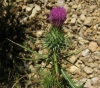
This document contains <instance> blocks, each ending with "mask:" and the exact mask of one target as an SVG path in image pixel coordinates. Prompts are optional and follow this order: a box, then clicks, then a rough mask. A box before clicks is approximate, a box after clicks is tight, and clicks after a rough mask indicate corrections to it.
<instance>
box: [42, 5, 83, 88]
mask: <svg viewBox="0 0 100 88" xmlns="http://www.w3.org/2000/svg"><path fill="white" fill-rule="evenodd" d="M66 16H67V12H66V9H64V8H63V7H59V6H57V7H55V8H53V9H52V10H51V12H50V15H49V21H50V23H51V28H50V30H49V32H47V34H46V35H45V38H44V45H45V47H46V48H48V49H49V51H50V56H51V57H52V59H51V62H52V63H53V68H54V72H53V74H52V75H53V77H54V76H55V77H56V79H57V81H58V83H59V81H60V83H61V86H62V85H63V86H62V87H61V88H66V86H64V83H63V80H67V82H68V83H69V85H70V87H71V88H82V86H81V87H77V86H75V85H74V82H73V81H72V80H71V79H70V77H69V76H68V74H66V72H65V71H64V70H63V69H62V67H61V63H60V58H59V57H60V52H61V50H63V49H65V48H67V47H68V45H69V42H68V41H66V40H69V39H68V38H67V39H66V38H65V33H64V32H63V29H62V28H63V27H62V25H63V23H64V21H65V20H66ZM51 73H52V72H51ZM61 75H62V76H63V78H62V77H61ZM61 80H62V82H61ZM67 82H66V83H67ZM49 85H50V84H49ZM67 87H68V88H70V87H69V86H68V84H67ZM58 88H60V87H58Z"/></svg>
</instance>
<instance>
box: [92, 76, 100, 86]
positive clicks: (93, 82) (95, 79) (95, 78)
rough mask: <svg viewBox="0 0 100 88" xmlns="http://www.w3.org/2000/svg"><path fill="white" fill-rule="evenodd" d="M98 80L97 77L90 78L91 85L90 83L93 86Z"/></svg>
mask: <svg viewBox="0 0 100 88" xmlns="http://www.w3.org/2000/svg"><path fill="white" fill-rule="evenodd" d="M98 80H99V78H98V77H93V78H91V83H92V84H93V85H95V84H96V83H97V82H98Z"/></svg>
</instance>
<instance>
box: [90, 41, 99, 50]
mask: <svg viewBox="0 0 100 88" xmlns="http://www.w3.org/2000/svg"><path fill="white" fill-rule="evenodd" d="M97 48H98V44H97V43H96V42H94V41H92V42H90V43H89V49H90V50H91V51H92V52H94V51H96V49H97Z"/></svg>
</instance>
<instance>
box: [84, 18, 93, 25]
mask: <svg viewBox="0 0 100 88" xmlns="http://www.w3.org/2000/svg"><path fill="white" fill-rule="evenodd" d="M92 22H93V17H87V18H86V19H85V21H84V25H86V26H91V25H92Z"/></svg>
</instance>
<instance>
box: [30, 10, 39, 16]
mask: <svg viewBox="0 0 100 88" xmlns="http://www.w3.org/2000/svg"><path fill="white" fill-rule="evenodd" d="M36 13H37V11H36V9H33V10H32V14H31V15H30V16H29V18H32V17H34V16H35V15H36Z"/></svg>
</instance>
